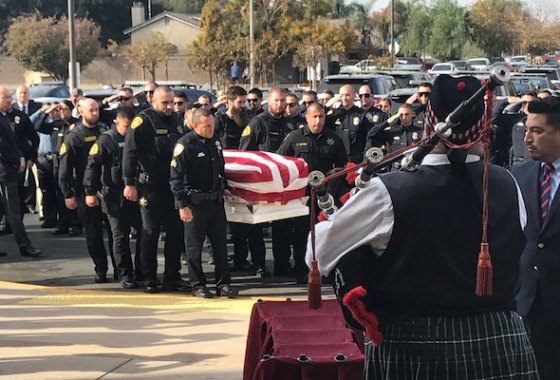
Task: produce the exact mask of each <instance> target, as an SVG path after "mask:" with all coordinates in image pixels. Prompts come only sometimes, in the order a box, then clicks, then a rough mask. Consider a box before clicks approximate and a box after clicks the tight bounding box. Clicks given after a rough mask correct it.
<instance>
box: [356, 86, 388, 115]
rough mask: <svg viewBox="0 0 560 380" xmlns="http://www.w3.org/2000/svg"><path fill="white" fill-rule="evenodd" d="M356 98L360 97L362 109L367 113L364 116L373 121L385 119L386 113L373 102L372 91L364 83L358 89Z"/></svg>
mask: <svg viewBox="0 0 560 380" xmlns="http://www.w3.org/2000/svg"><path fill="white" fill-rule="evenodd" d="M358 98H360V105H361V106H362V109H363V110H364V111H365V112H366V113H367V114H369V116H368V115H366V118H367V119H368V120H370V121H371V122H373V123H380V122H383V121H385V120H386V119H387V114H386V113H385V112H384V111H383V110H382V109H381V108H379V107H378V106H376V105H375V104H374V103H375V97H374V93H373V92H372V91H371V89H370V88H369V86H368V85H367V84H364V85H363V86H361V87H360V89H359V90H358ZM375 116H377V117H375ZM373 119H375V121H373Z"/></svg>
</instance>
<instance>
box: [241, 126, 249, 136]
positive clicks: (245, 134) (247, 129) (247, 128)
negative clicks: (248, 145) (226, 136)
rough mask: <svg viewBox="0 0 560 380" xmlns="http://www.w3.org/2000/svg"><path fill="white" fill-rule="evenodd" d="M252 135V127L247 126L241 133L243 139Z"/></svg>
mask: <svg viewBox="0 0 560 380" xmlns="http://www.w3.org/2000/svg"><path fill="white" fill-rule="evenodd" d="M250 134H251V126H249V125H248V126H246V127H245V129H244V130H243V133H241V137H247V136H249V135H250Z"/></svg>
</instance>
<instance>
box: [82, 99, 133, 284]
mask: <svg viewBox="0 0 560 380" xmlns="http://www.w3.org/2000/svg"><path fill="white" fill-rule="evenodd" d="M134 115H135V111H134V109H133V108H131V107H119V108H117V109H116V112H115V120H114V121H113V122H114V125H113V127H112V128H111V129H110V130H108V131H107V132H104V133H102V134H101V136H99V138H98V139H97V142H96V143H95V144H93V145H92V147H91V149H90V151H89V157H88V161H87V166H86V170H85V174H84V188H85V192H86V205H87V206H88V207H97V206H99V205H100V204H101V209H102V211H103V212H104V213H105V214H106V215H107V217H108V219H109V224H110V225H111V232H112V233H113V252H114V253H115V261H116V268H117V271H118V276H119V281H120V284H121V286H122V287H123V288H125V289H133V288H136V282H135V280H134V279H135V276H134V267H136V273H137V276H136V278H139V277H140V278H141V271H140V244H136V255H135V256H134V259H135V260H134V262H135V265H134V266H133V265H132V255H131V253H130V239H129V235H130V227H131V226H133V227H134V229H135V230H136V231H139V234H140V231H141V230H142V223H141V221H140V210H139V208H138V204H137V203H136V202H131V201H129V200H127V199H124V198H123V194H122V191H123V189H124V182H123V179H122V151H123V148H124V136H125V134H126V131H127V129H128V127H129V126H130V122H131V120H132V119H133V118H134ZM137 241H140V235H138V236H137Z"/></svg>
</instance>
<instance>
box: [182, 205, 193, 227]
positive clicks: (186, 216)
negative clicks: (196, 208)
mask: <svg viewBox="0 0 560 380" xmlns="http://www.w3.org/2000/svg"><path fill="white" fill-rule="evenodd" d="M179 216H180V217H181V220H182V221H183V223H189V222H190V221H191V220H193V215H192V211H191V209H190V208H188V207H183V208H181V209H179Z"/></svg>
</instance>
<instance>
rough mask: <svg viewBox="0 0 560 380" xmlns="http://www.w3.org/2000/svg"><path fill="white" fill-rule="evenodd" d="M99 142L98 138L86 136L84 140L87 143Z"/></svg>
mask: <svg viewBox="0 0 560 380" xmlns="http://www.w3.org/2000/svg"><path fill="white" fill-rule="evenodd" d="M96 140H97V136H86V137H85V138H84V141H85V142H92V141H96Z"/></svg>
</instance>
